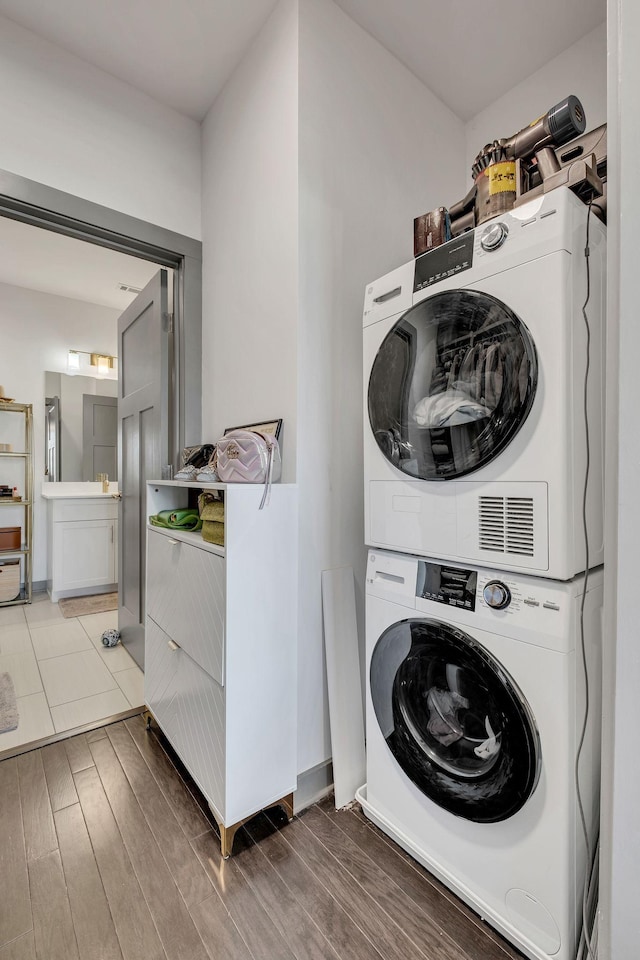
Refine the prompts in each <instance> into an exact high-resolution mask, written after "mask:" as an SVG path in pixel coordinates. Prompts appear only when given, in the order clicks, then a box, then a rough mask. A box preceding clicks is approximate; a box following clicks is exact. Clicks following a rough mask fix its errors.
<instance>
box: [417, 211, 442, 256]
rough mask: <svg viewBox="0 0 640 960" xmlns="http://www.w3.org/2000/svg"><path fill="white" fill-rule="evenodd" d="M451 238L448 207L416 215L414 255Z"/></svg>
mask: <svg viewBox="0 0 640 960" xmlns="http://www.w3.org/2000/svg"><path fill="white" fill-rule="evenodd" d="M450 239H451V224H450V221H449V211H448V210H447V209H446V207H436V209H435V210H431V211H430V213H425V214H423V215H422V216H421V217H416V218H415V220H414V221H413V255H414V257H419V256H421V255H422V254H423V253H427V251H429V250H432V249H433V248H434V247H439V246H440V244H442V243H447V241H448V240H450Z"/></svg>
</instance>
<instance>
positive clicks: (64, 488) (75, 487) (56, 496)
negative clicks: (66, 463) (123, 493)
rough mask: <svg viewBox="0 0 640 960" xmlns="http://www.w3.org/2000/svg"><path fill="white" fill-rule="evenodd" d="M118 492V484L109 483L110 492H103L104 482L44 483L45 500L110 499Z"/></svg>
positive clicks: (43, 493)
mask: <svg viewBox="0 0 640 960" xmlns="http://www.w3.org/2000/svg"><path fill="white" fill-rule="evenodd" d="M117 493H118V484H117V483H110V484H109V493H103V492H102V483H93V482H91V481H87V482H86V483H71V482H69V483H65V482H61V483H46V482H45V483H43V484H42V496H43V497H44V499H45V500H105V499H106V500H108V499H109V498H110V497H113V496H114V495H115V494H117Z"/></svg>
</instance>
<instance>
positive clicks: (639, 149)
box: [598, 0, 640, 960]
mask: <svg viewBox="0 0 640 960" xmlns="http://www.w3.org/2000/svg"><path fill="white" fill-rule="evenodd" d="M609 34H610V44H609V130H608V135H609V136H608V168H609V176H608V200H607V204H608V222H609V228H608V234H609V238H608V239H609V304H608V313H609V328H610V335H609V342H608V358H607V365H608V373H607V376H608V409H607V436H606V441H607V478H606V479H607V489H608V493H607V501H608V502H607V526H606V530H607V554H606V556H605V564H606V567H605V569H606V571H607V581H606V585H605V657H604V677H603V703H604V707H605V709H604V731H603V734H604V735H603V770H602V775H603V793H602V847H601V858H600V865H601V880H600V890H601V921H602V922H601V933H600V937H599V951H598V956H599V957H600V958H601V960H629V958H630V957H636V956H637V955H638V902H639V901H640V870H639V869H638V864H639V863H640V818H639V816H638V797H639V796H640V763H639V762H638V744H637V736H636V723H635V716H636V713H637V707H638V692H639V691H640V643H639V642H638V613H637V607H638V575H637V570H638V542H639V541H640V501H639V500H638V476H639V468H640V437H639V435H638V423H637V416H635V413H634V408H635V407H636V398H637V394H638V356H640V324H639V323H638V276H637V275H638V265H637V259H638V258H637V247H638V244H637V236H636V234H637V224H638V221H639V218H640V195H639V194H638V182H637V181H638V173H637V167H638V156H639V155H640V100H639V99H638V89H639V88H640V58H639V57H638V49H639V46H640V7H639V6H638V3H637V2H636V0H610V2H609Z"/></svg>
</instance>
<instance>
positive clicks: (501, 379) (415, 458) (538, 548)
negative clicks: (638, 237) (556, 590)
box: [363, 188, 606, 580]
mask: <svg viewBox="0 0 640 960" xmlns="http://www.w3.org/2000/svg"><path fill="white" fill-rule="evenodd" d="M587 218H589V220H587ZM587 226H588V229H589V234H590V237H589V254H590V256H589V282H590V295H589V303H588V305H587V311H586V312H587V317H588V322H589V334H590V351H589V354H590V365H589V375H588V380H587V385H588V389H587V393H588V401H587V402H588V419H589V438H590V474H589V486H588V497H587V507H586V517H587V524H588V529H589V538H590V556H589V565H590V566H597V565H599V564H601V563H602V562H603V494H602V488H603V484H602V477H603V407H604V380H603V376H604V320H603V318H604V311H605V265H606V228H605V227H604V225H603V224H602V223H601V222H600V221H599V220H598V219H597V218H596V217H595V215H594V214H593V212H592V213H591V214H589V209H588V207H586V206H585V205H584V204H583V203H582V202H581V201H580V200H578V199H577V198H576V197H575V195H574V194H573V193H571V191H570V190H568V189H566V188H562V189H558V190H554V191H553V192H552V193H550V194H548V195H547V196H546V197H544V198H540V199H536V200H533V201H531V202H530V203H528V204H526V205H524V206H522V207H520V208H518V209H517V210H514V211H512V212H511V213H508V214H505V215H503V216H502V217H501V218H500V219H499V220H493V221H490V222H489V223H488V224H483V225H482V226H481V227H478V228H476V229H475V230H474V231H470V232H469V233H467V234H464V235H463V236H461V237H459V238H458V239H456V240H452V241H450V242H449V243H447V244H444V245H443V246H441V247H437V248H435V249H434V250H432V251H431V252H429V253H426V254H424V255H423V256H421V257H419V258H418V259H417V260H412V261H411V262H410V263H407V264H405V265H404V266H402V267H399V268H398V269H397V270H394V271H393V272H392V273H390V274H387V276H385V277H382V278H381V279H380V280H377V281H375V282H374V283H372V284H369V286H368V287H367V290H366V296H365V305H364V320H363V322H364V332H363V346H364V388H365V404H364V406H365V414H364V419H365V427H364V434H365V437H364V466H365V524H366V529H365V540H366V543H367V544H368V545H370V546H376V547H383V548H388V549H392V550H400V551H406V552H408V553H413V554H418V555H422V556H436V557H440V558H443V559H451V560H461V561H463V562H465V561H466V562H469V561H471V562H476V563H480V564H488V565H491V566H493V567H496V568H499V569H510V570H513V569H517V570H521V571H522V572H523V573H530V574H533V575H537V576H545V577H550V578H553V579H560V580H569V579H571V578H572V577H573V576H575V575H576V574H577V573H579V572H581V571H582V570H584V569H585V547H584V538H583V532H582V531H583V524H582V500H583V486H584V479H585V470H586V466H587V440H586V430H585V420H584V402H583V398H584V389H585V379H586V377H587V326H586V324H585V320H584V317H583V312H582V308H583V304H584V302H585V300H586V299H587V261H586V258H585V248H586V246H587Z"/></svg>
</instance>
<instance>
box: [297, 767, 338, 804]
mask: <svg viewBox="0 0 640 960" xmlns="http://www.w3.org/2000/svg"><path fill="white" fill-rule="evenodd" d="M332 790H333V765H332V763H331V760H325V761H324V763H318V764H316V766H315V767H310V768H309V769H308V770H305V771H304V773H300V774H298V788H297V790H296V792H295V793H294V795H293V809H294V811H295V813H300V811H301V810H305V809H306V808H307V807H310V806H311V804H313V803H317V802H318V800H322V799H323V797H326V796H327V795H328V794H329V793H331V791H332Z"/></svg>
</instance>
